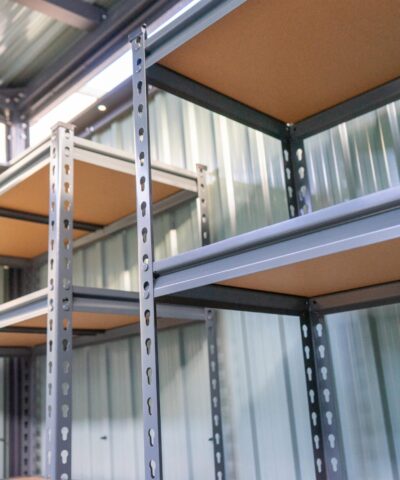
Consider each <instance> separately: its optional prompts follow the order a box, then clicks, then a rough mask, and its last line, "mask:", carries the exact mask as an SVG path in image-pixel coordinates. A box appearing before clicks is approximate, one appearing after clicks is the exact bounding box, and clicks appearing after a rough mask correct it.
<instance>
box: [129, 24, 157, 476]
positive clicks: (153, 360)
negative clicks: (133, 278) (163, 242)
mask: <svg viewBox="0 0 400 480" xmlns="http://www.w3.org/2000/svg"><path fill="white" fill-rule="evenodd" d="M130 40H131V43H132V53H133V105H134V129H135V132H134V138H135V158H136V159H137V163H136V201H137V211H138V217H137V232H138V265H139V301H140V336H141V357H142V395H143V426H144V456H145V470H144V472H145V479H146V480H151V479H156V480H162V478H163V471H162V470H163V466H162V451H161V417H160V391H159V379H158V375H159V373H158V350H157V348H158V346H157V316H156V304H155V299H154V278H153V262H154V259H153V226H152V208H151V207H152V205H151V200H152V197H151V182H152V178H151V160H150V141H149V124H148V104H147V79H146V41H147V39H146V28H145V27H142V28H141V29H140V30H138V31H136V32H135V33H134V34H133V35H132V36H131V39H130Z"/></svg>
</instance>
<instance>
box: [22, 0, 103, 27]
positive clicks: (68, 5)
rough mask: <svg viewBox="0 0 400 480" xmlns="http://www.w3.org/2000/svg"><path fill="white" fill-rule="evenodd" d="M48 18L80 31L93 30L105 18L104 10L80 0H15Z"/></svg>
mask: <svg viewBox="0 0 400 480" xmlns="http://www.w3.org/2000/svg"><path fill="white" fill-rule="evenodd" d="M16 1H17V2H18V3H20V4H22V5H24V6H25V7H28V8H30V9H31V10H36V11H38V12H40V13H43V14H44V15H47V16H48V17H51V18H53V19H54V20H58V21H59V22H62V23H66V24H67V25H70V26H71V27H74V28H78V29H80V30H91V29H94V28H95V27H96V26H97V25H98V24H99V23H100V22H102V21H103V20H105V19H106V18H107V13H106V10H105V9H103V8H101V7H99V6H97V5H94V4H91V3H88V2H84V1H82V0H16Z"/></svg>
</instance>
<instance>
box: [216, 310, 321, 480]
mask: <svg viewBox="0 0 400 480" xmlns="http://www.w3.org/2000/svg"><path fill="white" fill-rule="evenodd" d="M218 318H219V321H218V339H219V347H220V376H221V379H222V380H221V383H222V389H221V393H222V406H223V412H222V413H223V415H222V416H223V433H224V446H225V452H226V468H227V472H226V476H227V478H229V479H233V480H247V479H249V478H251V479H255V480H263V479H267V478H279V479H285V480H286V479H287V480H289V479H290V480H291V479H296V480H301V479H304V480H306V479H310V478H314V467H313V452H312V443H311V432H310V424H309V419H308V404H307V394H306V382H305V374H304V362H303V354H302V348H301V337H300V323H299V319H298V318H296V317H282V316H277V315H266V314H254V313H243V312H231V311H229V312H228V311H223V312H219V313H218Z"/></svg>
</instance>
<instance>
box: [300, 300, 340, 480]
mask: <svg viewBox="0 0 400 480" xmlns="http://www.w3.org/2000/svg"><path fill="white" fill-rule="evenodd" d="M301 336H302V343H303V354H304V364H305V370H306V383H307V396H308V405H309V413H310V421H311V432H312V444H313V451H314V460H315V472H316V478H317V480H326V479H328V480H334V479H337V480H339V479H340V480H346V479H347V474H346V466H345V461H344V453H343V443H342V438H341V430H340V421H339V416H338V410H337V398H336V392H335V382H334V378H333V366H332V359H331V355H330V348H329V339H328V333H327V327H326V324H325V319H324V317H323V316H322V315H320V314H319V313H317V312H315V311H313V309H312V308H311V309H310V311H309V312H307V313H305V314H303V315H302V316H301Z"/></svg>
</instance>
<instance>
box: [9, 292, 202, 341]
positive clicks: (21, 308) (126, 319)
mask: <svg viewBox="0 0 400 480" xmlns="http://www.w3.org/2000/svg"><path fill="white" fill-rule="evenodd" d="M47 313H48V299H47V289H42V290H38V291H36V292H34V293H31V294H29V295H25V296H23V297H20V298H18V299H16V300H12V301H9V302H6V303H3V304H2V305H0V348H3V347H7V348H9V347H13V348H19V347H28V348H31V347H35V346H37V345H42V344H44V343H45V342H46V325H47ZM157 313H158V316H159V317H160V318H161V319H164V320H169V321H171V320H173V321H180V322H182V321H183V320H185V321H202V320H204V309H202V308H196V307H184V306H174V305H159V306H158V309H157ZM138 322H139V295H138V294H137V293H134V292H125V291H119V290H109V289H102V288H87V287H74V289H73V314H72V326H73V331H74V336H75V340H76V339H77V338H78V337H82V336H86V337H87V336H94V335H96V336H98V335H102V334H104V333H106V332H108V331H110V330H113V331H114V332H116V330H117V329H118V328H120V327H127V326H129V325H135V324H138ZM125 335H126V333H125ZM76 343H77V342H76Z"/></svg>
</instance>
